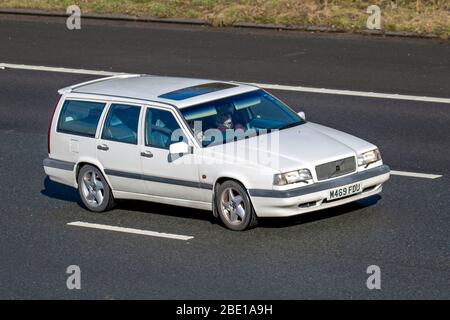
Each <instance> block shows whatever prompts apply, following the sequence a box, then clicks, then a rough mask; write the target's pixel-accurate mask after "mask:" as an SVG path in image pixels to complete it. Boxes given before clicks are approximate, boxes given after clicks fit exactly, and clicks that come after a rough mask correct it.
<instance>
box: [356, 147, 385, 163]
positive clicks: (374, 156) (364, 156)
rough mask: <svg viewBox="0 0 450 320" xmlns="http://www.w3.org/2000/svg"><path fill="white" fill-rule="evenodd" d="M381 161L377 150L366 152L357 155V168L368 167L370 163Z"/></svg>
mask: <svg viewBox="0 0 450 320" xmlns="http://www.w3.org/2000/svg"><path fill="white" fill-rule="evenodd" d="M379 160H381V154H380V151H379V150H378V149H374V150H371V151H367V152H364V153H361V154H359V155H358V166H368V165H369V164H371V163H374V162H377V161H379Z"/></svg>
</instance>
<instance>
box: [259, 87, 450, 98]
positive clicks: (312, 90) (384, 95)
mask: <svg viewBox="0 0 450 320" xmlns="http://www.w3.org/2000/svg"><path fill="white" fill-rule="evenodd" d="M252 84H254V85H256V86H259V87H263V88H264V89H272V90H285V91H299V92H308V93H321V94H334V95H341V96H354V97H367V98H381V99H394V100H408V101H422V102H435V103H450V98H436V97H425V96H411V95H404V94H391V93H379V92H365V91H353V90H337V89H325V88H311V87H302V86H285V85H278V84H265V83H252Z"/></svg>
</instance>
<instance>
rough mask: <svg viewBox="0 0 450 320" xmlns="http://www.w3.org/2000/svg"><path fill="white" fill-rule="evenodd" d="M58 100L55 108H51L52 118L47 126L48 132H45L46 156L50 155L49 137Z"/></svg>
mask: <svg viewBox="0 0 450 320" xmlns="http://www.w3.org/2000/svg"><path fill="white" fill-rule="evenodd" d="M60 99H61V98H60ZM60 99H58V101H57V102H56V104H55V107H54V108H53V112H52V116H51V118H50V122H49V124H48V131H47V152H48V154H50V135H51V132H52V123H53V118H54V116H55V111H56V107H57V106H58V104H59V101H60Z"/></svg>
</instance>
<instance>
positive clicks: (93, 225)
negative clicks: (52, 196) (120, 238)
mask: <svg viewBox="0 0 450 320" xmlns="http://www.w3.org/2000/svg"><path fill="white" fill-rule="evenodd" d="M67 225H69V226H77V227H84V228H92V229H101V230H108V231H116V232H124V233H133V234H140V235H145V236H152V237H160V238H169V239H176V240H183V241H187V240H191V239H193V238H194V237H192V236H183V235H179V234H171V233H161V232H155V231H148V230H141V229H132V228H122V227H116V226H109V225H105V224H97V223H88V222H82V221H75V222H69V223H68V224H67Z"/></svg>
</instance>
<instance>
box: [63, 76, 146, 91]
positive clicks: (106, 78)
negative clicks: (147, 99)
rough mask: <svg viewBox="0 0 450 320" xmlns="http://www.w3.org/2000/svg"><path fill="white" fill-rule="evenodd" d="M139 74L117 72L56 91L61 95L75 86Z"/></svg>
mask: <svg viewBox="0 0 450 320" xmlns="http://www.w3.org/2000/svg"><path fill="white" fill-rule="evenodd" d="M140 76H141V75H140V74H130V73H118V74H116V75H113V76H110V77H105V78H99V79H94V80H90V81H86V82H81V83H78V84H74V85H73V86H69V87H65V88H62V89H59V90H58V93H59V94H61V95H63V94H66V93H71V92H72V91H73V90H74V89H76V88H80V87H83V86H86V85H89V84H93V83H97V82H102V81H107V80H112V79H127V78H136V77H140Z"/></svg>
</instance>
